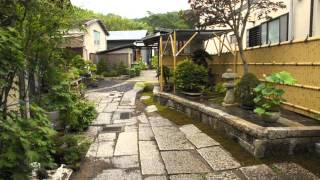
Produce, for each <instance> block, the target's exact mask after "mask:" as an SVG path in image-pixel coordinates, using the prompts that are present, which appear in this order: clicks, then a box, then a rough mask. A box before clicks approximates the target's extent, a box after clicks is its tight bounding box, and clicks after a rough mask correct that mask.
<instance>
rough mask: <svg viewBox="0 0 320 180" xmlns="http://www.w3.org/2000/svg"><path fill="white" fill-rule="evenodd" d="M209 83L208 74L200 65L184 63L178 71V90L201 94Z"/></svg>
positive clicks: (189, 62) (179, 66)
mask: <svg viewBox="0 0 320 180" xmlns="http://www.w3.org/2000/svg"><path fill="white" fill-rule="evenodd" d="M207 83H208V72H207V70H206V69H205V68H204V67H203V66H200V65H197V64H194V63H193V62H191V61H188V60H187V61H184V62H182V63H181V64H179V65H178V67H177V69H176V85H177V88H178V89H180V90H182V91H187V92H201V91H202V90H203V89H204V88H205V86H206V84H207Z"/></svg>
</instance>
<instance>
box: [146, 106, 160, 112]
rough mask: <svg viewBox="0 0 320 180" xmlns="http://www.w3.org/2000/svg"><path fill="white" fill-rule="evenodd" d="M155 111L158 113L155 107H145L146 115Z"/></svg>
mask: <svg viewBox="0 0 320 180" xmlns="http://www.w3.org/2000/svg"><path fill="white" fill-rule="evenodd" d="M156 111H158V108H157V106H155V105H151V106H148V107H146V112H147V113H152V112H156Z"/></svg>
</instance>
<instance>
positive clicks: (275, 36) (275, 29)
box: [268, 19, 280, 44]
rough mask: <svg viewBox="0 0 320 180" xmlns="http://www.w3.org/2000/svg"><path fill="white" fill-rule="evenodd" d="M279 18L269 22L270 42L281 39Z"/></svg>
mask: <svg viewBox="0 0 320 180" xmlns="http://www.w3.org/2000/svg"><path fill="white" fill-rule="evenodd" d="M279 22H280V21H279V19H276V20H273V21H270V22H268V42H269V43H271V44H273V43H278V42H279V41H280V32H279V31H280V23H279Z"/></svg>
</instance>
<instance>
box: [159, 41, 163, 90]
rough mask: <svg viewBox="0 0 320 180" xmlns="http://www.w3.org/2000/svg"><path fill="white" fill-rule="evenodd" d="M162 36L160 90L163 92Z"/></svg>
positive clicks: (160, 43)
mask: <svg viewBox="0 0 320 180" xmlns="http://www.w3.org/2000/svg"><path fill="white" fill-rule="evenodd" d="M162 45H163V43H162V36H160V42H159V52H160V53H159V54H160V90H161V91H163V49H162Z"/></svg>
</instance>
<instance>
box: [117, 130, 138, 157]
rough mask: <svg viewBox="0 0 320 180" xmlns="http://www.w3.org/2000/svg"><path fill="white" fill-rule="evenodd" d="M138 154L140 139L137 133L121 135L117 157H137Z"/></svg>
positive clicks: (123, 133)
mask: <svg viewBox="0 0 320 180" xmlns="http://www.w3.org/2000/svg"><path fill="white" fill-rule="evenodd" d="M137 154H138V138H137V133H136V132H122V133H120V134H119V137H118V141H117V144H116V148H115V151H114V155H115V156H125V155H137Z"/></svg>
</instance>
